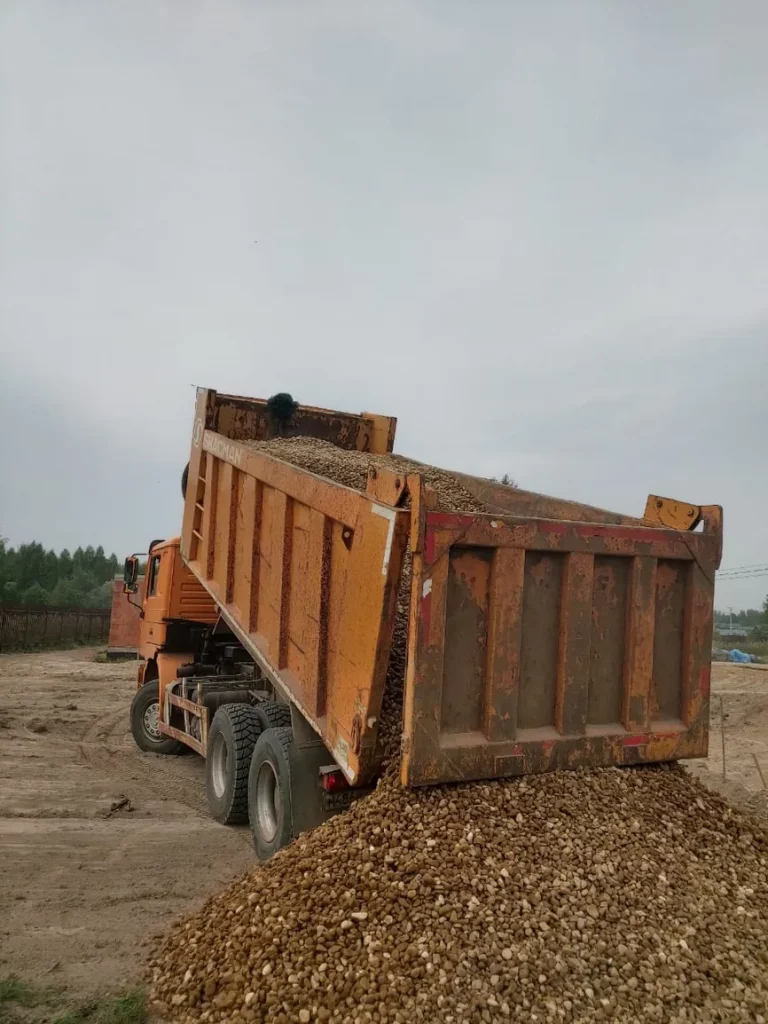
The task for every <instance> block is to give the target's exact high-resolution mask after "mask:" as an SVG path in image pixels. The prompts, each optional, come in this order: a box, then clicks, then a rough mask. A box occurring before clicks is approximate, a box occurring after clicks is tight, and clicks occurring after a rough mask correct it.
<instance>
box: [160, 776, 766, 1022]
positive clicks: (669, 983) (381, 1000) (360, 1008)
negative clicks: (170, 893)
mask: <svg viewBox="0 0 768 1024" xmlns="http://www.w3.org/2000/svg"><path fill="white" fill-rule="evenodd" d="M767 883H768V845H767V844H766V836H765V834H764V833H763V832H762V831H761V830H760V828H759V826H757V825H756V823H754V822H753V821H752V820H751V819H750V818H748V817H745V816H743V815H741V814H740V813H739V812H737V811H734V810H732V809H731V808H729V807H728V806H727V805H726V804H724V803H723V802H722V801H721V800H720V799H719V798H718V797H716V796H714V795H713V794H711V793H709V792H708V791H707V790H705V789H704V788H703V787H701V786H700V785H699V784H698V783H696V782H695V780H693V779H691V778H690V777H688V776H687V775H685V774H684V773H683V772H681V771H679V770H677V769H668V768H659V767H647V768H642V769H602V770H593V771H585V770H583V771H576V772H559V773H555V774H552V775H541V776H532V777H530V778H527V779H521V780H514V781H503V782H491V783H474V784H471V785H464V786H453V787H435V788H430V789H425V790H406V789H404V788H402V787H400V786H399V785H398V784H397V781H396V778H395V777H394V772H393V771H392V770H391V771H390V773H388V774H387V775H386V776H385V777H384V778H383V779H382V780H381V781H380V783H379V785H378V787H377V789H376V791H375V793H373V794H372V795H371V796H370V797H368V798H367V799H365V800H362V801H359V802H358V803H356V804H355V805H354V806H353V808H352V809H351V810H350V811H348V812H346V813H344V814H342V815H339V816H338V817H336V818H334V819H332V820H331V821H330V822H328V823H326V824H325V825H323V826H321V827H320V828H319V829H317V830H315V831H314V832H312V833H309V834H308V835H306V836H303V837H301V838H300V839H299V840H297V841H296V842H295V843H294V844H293V845H292V846H290V847H288V848H287V849H285V850H284V851H282V852H281V853H279V854H278V855H277V856H276V857H275V858H274V859H273V860H272V861H270V862H269V863H268V864H266V865H263V866H259V867H257V868H256V869H255V870H254V871H253V872H251V873H250V874H248V875H247V876H246V877H244V878H243V879H241V880H240V881H238V882H236V883H235V884H234V885H232V886H230V887H229V888H228V889H226V890H225V891H224V892H222V893H221V894H220V895H218V896H216V897H214V898H213V899H211V900H209V901H208V902H207V903H206V904H205V906H204V907H203V909H202V910H201V911H200V912H199V913H197V914H195V915H193V916H192V917H190V918H189V919H187V920H186V921H182V922H180V923H179V924H178V925H177V926H176V927H175V928H174V929H173V930H172V931H171V932H170V934H169V935H168V936H167V938H166V939H165V941H164V943H163V945H162V946H161V947H160V948H159V949H158V951H157V953H156V956H155V958H154V960H153V962H152V976H153V991H154V998H155V1009H156V1010H157V1011H158V1012H159V1013H161V1014H163V1015H168V1016H170V1017H172V1018H173V1019H174V1020H177V1021H180V1022H181V1021H183V1022H193V1021H195V1022H196V1021H199V1020H202V1021H219V1020H227V1021H235V1022H239V1021H241V1020H242V1021H248V1022H259V1024H262V1022H263V1024H266V1022H282V1024H288V1022H293V1021H328V1022H331V1024H374V1022H376V1024H385V1022H398V1024H409V1022H411V1021H423V1022H430V1024H431V1022H438V1021H439V1022H445V1024H462V1022H465V1021H468V1022H478V1024H480V1022H482V1024H495V1022H506V1021H510V1020H513V1021H525V1022H528V1021H568V1022H576V1021H608V1020H611V1021H627V1022H629V1021H638V1020H639V1021H670V1022H677V1021H705V1022H709V1021H729V1022H730V1021H751V1022H758V1024H759V1022H760V1021H761V1020H763V1021H764V1020H765V1019H766V1015H767V1014H768V1009H767V1003H768V942H767V941H766V939H767V938H768V932H767V931H766V924H767V923H768V920H767V914H768V885H767Z"/></svg>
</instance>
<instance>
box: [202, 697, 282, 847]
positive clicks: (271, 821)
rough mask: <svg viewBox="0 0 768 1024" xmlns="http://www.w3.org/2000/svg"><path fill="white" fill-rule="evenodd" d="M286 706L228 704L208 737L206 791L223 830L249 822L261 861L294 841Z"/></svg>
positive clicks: (214, 814) (272, 704)
mask: <svg viewBox="0 0 768 1024" xmlns="http://www.w3.org/2000/svg"><path fill="white" fill-rule="evenodd" d="M290 723H291V712H290V708H289V707H288V705H287V704H278V703H273V702H271V701H270V702H264V703H262V704H259V705H255V706H254V705H251V704H226V705H224V706H223V707H220V708H219V709H218V711H217V712H216V714H215V715H214V716H213V721H212V722H211V728H210V731H209V733H208V752H207V756H206V761H205V788H206V793H207V796H208V806H209V808H210V811H211V814H212V815H213V817H214V818H215V819H216V820H217V821H220V822H221V823H222V824H223V825H239V824H243V823H245V822H246V821H249V822H250V825H251V832H252V834H253V842H254V846H255V847H256V853H257V855H258V857H259V860H269V858H270V857H272V856H273V855H274V854H275V853H277V851H278V850H280V849H281V848H282V847H283V846H286V845H287V844H288V843H289V842H290V841H291V838H292V809H291V769H290V748H291V744H292V742H293V731H292V729H291V725H290Z"/></svg>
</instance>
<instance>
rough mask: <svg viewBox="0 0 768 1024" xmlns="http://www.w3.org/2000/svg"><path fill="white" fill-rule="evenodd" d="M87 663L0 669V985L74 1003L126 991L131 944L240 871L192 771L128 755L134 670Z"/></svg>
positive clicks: (85, 659)
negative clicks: (5, 978) (46, 989)
mask: <svg viewBox="0 0 768 1024" xmlns="http://www.w3.org/2000/svg"><path fill="white" fill-rule="evenodd" d="M93 658H94V652H91V651H84V650H79V651H68V652H56V653H48V654H34V655H9V656H8V655H7V656H3V657H0V863H1V864H2V875H3V884H2V886H1V887H0V976H2V975H4V974H7V973H9V972H11V971H14V972H17V973H18V974H20V975H21V976H22V977H24V978H26V979H28V980H30V981H35V982H37V983H42V984H46V985H50V986H55V987H57V988H58V987H65V988H66V989H67V990H68V991H70V992H72V993H73V994H74V995H77V996H78V997H81V996H91V995H93V994H96V993H102V992H106V991H113V990H116V989H120V988H121V987H123V986H125V985H128V984H131V983H135V982H136V981H137V979H139V977H140V974H141V971H142V967H143V959H144V957H145V949H144V948H143V946H142V943H146V940H147V939H148V937H149V936H151V935H152V934H154V933H156V932H159V931H161V930H162V929H163V927H164V926H165V925H166V924H167V923H168V922H169V921H170V920H171V919H172V918H174V917H176V916H178V915H179V914H181V913H183V912H184V911H185V910H187V909H188V908H190V907H192V906H195V905H199V904H200V902H201V901H202V900H203V899H204V897H205V896H207V895H208V894H209V893H211V892H214V891H215V890H217V889H218V888H220V887H221V886H222V885H223V884H225V883H226V882H227V881H228V880H230V879H231V878H233V877H234V876H236V875H237V874H239V873H241V872H242V871H244V870H245V869H246V868H248V867H251V866H252V865H253V862H254V854H253V847H252V845H251V838H250V834H249V832H248V830H247V829H232V828H224V827H223V826H221V825H218V824H216V823H215V822H214V821H212V820H211V819H210V818H208V817H207V815H206V811H205V795H204V791H203V774H202V772H203V764H202V761H201V760H200V758H198V757H195V756H193V755H191V756H188V757H159V756H157V755H153V754H144V753H141V752H140V751H139V750H137V749H136V747H135V746H134V744H133V741H132V739H131V736H130V734H129V732H128V729H127V723H128V715H127V711H128V705H129V703H130V700H131V697H132V695H133V692H134V680H135V673H136V666H135V662H130V663H125V662H123V663H119V664H98V663H96V662H94V660H93ZM124 798H127V799H128V800H130V802H131V806H132V808H133V810H128V809H127V808H126V807H123V808H122V809H119V810H116V811H113V812H111V811H110V808H111V807H112V805H113V804H114V803H117V802H119V801H121V800H122V799H124Z"/></svg>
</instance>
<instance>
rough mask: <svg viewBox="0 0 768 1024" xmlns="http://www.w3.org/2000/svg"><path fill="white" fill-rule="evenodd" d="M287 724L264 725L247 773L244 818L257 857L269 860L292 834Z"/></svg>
mask: <svg viewBox="0 0 768 1024" xmlns="http://www.w3.org/2000/svg"><path fill="white" fill-rule="evenodd" d="M292 743H293V731H292V730H291V729H290V728H281V729H265V731H264V732H263V733H262V734H261V736H259V739H258V742H257V743H256V747H255V749H254V751H253V758H252V760H251V770H250V773H249V776H248V819H249V821H250V823H251V833H252V834H253V845H254V846H255V847H256V855H257V857H258V858H259V860H269V859H270V857H273V856H274V855H275V854H276V853H277V851H278V850H281V849H282V848H283V847H284V846H287V845H288V843H290V841H291V839H292V838H293V814H292V808H291V764H290V749H291V744H292Z"/></svg>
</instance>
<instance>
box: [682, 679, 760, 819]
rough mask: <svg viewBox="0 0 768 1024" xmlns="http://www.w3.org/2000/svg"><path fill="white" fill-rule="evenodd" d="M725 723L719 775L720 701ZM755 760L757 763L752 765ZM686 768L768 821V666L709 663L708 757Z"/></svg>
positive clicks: (720, 749) (720, 743)
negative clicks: (764, 783)
mask: <svg viewBox="0 0 768 1024" xmlns="http://www.w3.org/2000/svg"><path fill="white" fill-rule="evenodd" d="M721 699H722V709H723V724H724V727H725V779H723V755H722V733H721V718H720V702H721ZM755 759H757V764H756V763H755ZM687 765H688V768H689V770H690V771H691V772H692V773H693V774H694V775H695V776H696V777H697V778H699V779H701V781H702V782H703V783H704V784H705V785H707V786H709V787H710V788H711V789H714V790H716V791H717V792H718V793H720V795H721V796H722V797H724V798H725V799H726V800H727V801H728V802H729V803H731V804H733V805H734V806H736V807H739V808H741V810H744V811H749V812H751V813H752V814H755V815H757V817H758V818H760V819H761V820H763V821H767V820H768V790H766V789H765V788H764V786H763V783H762V780H761V778H760V773H759V771H758V765H759V767H760V770H762V773H763V777H764V778H765V782H766V784H768V665H731V664H729V663H723V662H715V663H714V664H713V665H712V701H711V712H710V732H709V757H708V758H707V760H706V761H689V762H687Z"/></svg>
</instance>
